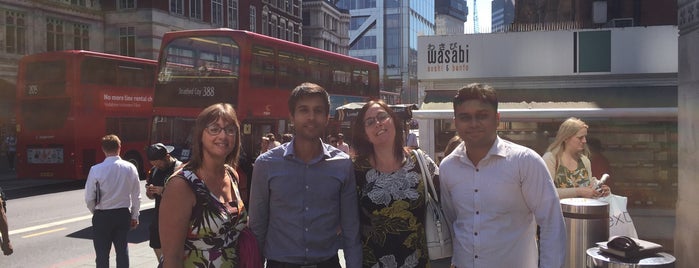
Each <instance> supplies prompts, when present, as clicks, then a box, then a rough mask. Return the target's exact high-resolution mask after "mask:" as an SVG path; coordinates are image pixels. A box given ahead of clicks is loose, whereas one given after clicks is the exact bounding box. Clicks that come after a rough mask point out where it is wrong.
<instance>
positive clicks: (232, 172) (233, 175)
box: [226, 165, 245, 213]
mask: <svg viewBox="0 0 699 268" xmlns="http://www.w3.org/2000/svg"><path fill="white" fill-rule="evenodd" d="M226 171H228V172H229V173H230V174H229V175H231V178H233V180H231V187H233V192H235V198H236V199H237V200H238V201H237V202H236V203H238V211H239V212H238V213H241V212H242V211H243V209H245V205H244V204H243V198H242V197H241V196H240V191H239V190H238V172H237V171H235V169H234V168H233V167H231V166H229V165H226Z"/></svg>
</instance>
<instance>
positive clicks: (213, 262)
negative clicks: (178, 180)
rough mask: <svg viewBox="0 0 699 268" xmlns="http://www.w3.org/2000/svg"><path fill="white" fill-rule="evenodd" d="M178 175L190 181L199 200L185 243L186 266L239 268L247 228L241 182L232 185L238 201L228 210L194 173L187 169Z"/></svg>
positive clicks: (232, 203) (191, 218) (230, 205)
mask: <svg viewBox="0 0 699 268" xmlns="http://www.w3.org/2000/svg"><path fill="white" fill-rule="evenodd" d="M229 174H230V175H231V177H233V174H231V172H229ZM178 175H179V176H182V177H184V178H185V179H186V181H187V182H188V183H189V186H190V187H192V190H193V191H194V194H195V196H196V199H197V203H196V205H195V206H194V207H193V208H192V216H191V217H190V219H189V231H188V232H187V238H186V239H185V243H184V249H185V251H184V252H185V259H184V267H237V266H238V265H237V264H238V254H237V253H236V243H237V240H238V235H239V234H240V231H241V230H243V228H245V226H247V213H246V211H245V208H244V207H243V206H242V201H241V199H240V193H239V192H238V187H237V183H236V182H235V181H233V182H232V183H233V186H234V187H233V189H234V190H235V191H234V192H235V194H236V197H237V198H236V199H237V201H235V202H231V203H230V204H229V207H228V208H226V206H224V204H223V203H221V202H220V201H219V200H218V198H216V197H215V196H213V195H212V194H211V192H210V191H209V189H208V188H207V187H206V185H205V184H204V182H203V181H202V180H201V179H199V178H198V177H197V176H196V175H195V174H194V172H192V171H191V170H186V169H185V170H183V171H180V173H179V174H178Z"/></svg>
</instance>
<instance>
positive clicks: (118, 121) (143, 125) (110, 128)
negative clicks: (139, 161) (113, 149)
mask: <svg viewBox="0 0 699 268" xmlns="http://www.w3.org/2000/svg"><path fill="white" fill-rule="evenodd" d="M105 129H106V133H110V134H116V135H117V136H119V138H121V139H122V140H123V141H125V142H145V141H147V140H148V138H147V137H148V118H115V117H108V118H107V121H106V123H105Z"/></svg>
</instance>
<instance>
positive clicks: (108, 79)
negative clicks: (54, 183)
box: [16, 50, 156, 180]
mask: <svg viewBox="0 0 699 268" xmlns="http://www.w3.org/2000/svg"><path fill="white" fill-rule="evenodd" d="M155 67H156V62H155V61H154V60H147V59H139V58H131V57H124V56H117V55H110V54H104V53H97V52H91V51H77V50H72V51H71V50H69V51H56V52H47V53H40V54H34V55H28V56H25V57H23V58H22V59H21V60H20V62H19V72H18V77H17V110H16V115H17V177H18V178H55V179H76V180H82V179H86V178H87V175H88V173H89V171H90V167H91V166H93V165H94V164H96V163H100V162H101V161H102V160H103V159H104V154H103V153H102V149H101V144H100V139H101V137H103V136H104V135H106V134H116V135H118V136H119V138H120V139H121V140H122V148H121V157H122V158H124V159H126V160H128V161H130V162H132V163H133V164H134V165H136V167H137V168H138V169H139V173H141V174H140V175H143V174H145V170H144V168H145V167H146V166H148V165H144V163H145V162H147V160H146V157H145V155H144V149H145V147H146V145H148V133H149V130H150V124H149V122H150V118H151V115H152V112H153V88H154V85H153V83H154V82H153V81H154V80H155V79H154V78H155Z"/></svg>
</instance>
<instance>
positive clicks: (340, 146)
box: [336, 133, 350, 154]
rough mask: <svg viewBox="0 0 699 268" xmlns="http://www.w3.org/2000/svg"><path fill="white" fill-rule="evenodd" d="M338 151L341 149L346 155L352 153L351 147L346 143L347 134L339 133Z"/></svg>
mask: <svg viewBox="0 0 699 268" xmlns="http://www.w3.org/2000/svg"><path fill="white" fill-rule="evenodd" d="M336 148H337V149H340V151H343V152H345V153H346V154H349V153H350V146H349V144H347V143H346V142H345V134H342V133H337V146H336Z"/></svg>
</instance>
